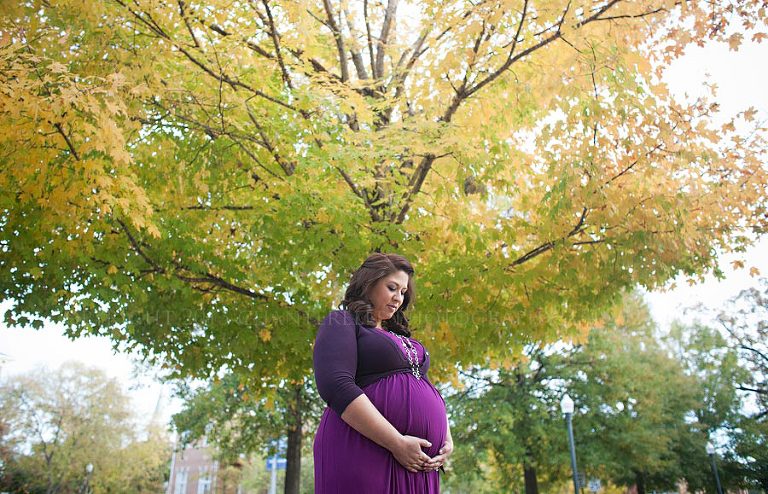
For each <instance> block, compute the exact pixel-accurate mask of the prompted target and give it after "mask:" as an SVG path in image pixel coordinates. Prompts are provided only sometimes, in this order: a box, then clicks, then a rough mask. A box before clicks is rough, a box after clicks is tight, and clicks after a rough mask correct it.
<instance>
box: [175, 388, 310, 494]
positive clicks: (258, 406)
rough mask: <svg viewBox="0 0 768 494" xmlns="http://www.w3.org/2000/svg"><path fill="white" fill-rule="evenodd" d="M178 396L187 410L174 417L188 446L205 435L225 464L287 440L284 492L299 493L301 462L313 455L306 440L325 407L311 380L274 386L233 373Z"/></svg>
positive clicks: (180, 389) (183, 391)
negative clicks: (188, 443)
mask: <svg viewBox="0 0 768 494" xmlns="http://www.w3.org/2000/svg"><path fill="white" fill-rule="evenodd" d="M178 395H179V397H180V398H182V399H184V407H183V409H182V410H181V411H180V412H179V413H177V414H175V415H174V417H173V422H174V425H175V427H176V429H177V430H178V431H184V433H185V434H184V437H185V440H186V441H188V442H192V441H194V440H195V439H198V438H200V437H202V436H204V435H205V436H207V437H208V439H209V440H210V441H211V442H212V443H214V444H215V445H216V446H217V454H218V455H219V456H221V457H222V459H224V460H225V461H228V460H232V459H234V458H236V457H237V456H239V455H240V454H246V455H248V456H252V455H257V456H258V455H263V454H264V453H268V454H273V450H272V449H270V448H271V445H272V444H273V442H274V441H275V440H277V439H280V438H285V439H286V442H287V444H286V447H287V448H286V451H285V455H286V458H287V459H288V460H289V461H288V462H287V468H286V471H285V477H286V481H285V483H284V489H285V492H286V494H290V493H296V494H298V493H299V492H301V489H302V487H303V486H301V485H300V484H301V482H302V480H301V479H302V475H301V457H302V453H303V454H304V455H306V454H307V453H308V452H311V443H307V442H306V441H304V437H305V434H306V433H307V432H308V431H312V430H314V428H315V426H316V424H317V421H318V419H319V417H320V414H321V413H322V410H323V408H324V406H325V404H324V403H323V402H322V401H321V400H320V398H319V396H318V394H317V392H316V391H315V388H314V384H313V383H312V381H311V380H310V379H307V380H304V381H302V382H294V383H290V382H286V383H284V384H283V385H282V386H271V387H270V386H269V382H268V380H266V382H261V381H258V380H254V379H253V378H252V376H248V375H245V376H243V375H237V374H234V373H230V374H227V375H225V376H224V377H222V378H221V379H216V380H213V381H211V382H209V383H208V384H207V386H205V387H204V388H199V389H193V388H191V387H190V386H188V385H181V386H179V393H178ZM311 437H312V435H311V434H310V438H311Z"/></svg>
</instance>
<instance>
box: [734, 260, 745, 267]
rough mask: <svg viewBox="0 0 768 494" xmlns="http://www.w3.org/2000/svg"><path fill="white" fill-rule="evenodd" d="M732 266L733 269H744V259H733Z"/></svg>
mask: <svg viewBox="0 0 768 494" xmlns="http://www.w3.org/2000/svg"><path fill="white" fill-rule="evenodd" d="M731 267H732V268H733V269H743V268H744V261H741V260H738V259H737V260H735V261H731Z"/></svg>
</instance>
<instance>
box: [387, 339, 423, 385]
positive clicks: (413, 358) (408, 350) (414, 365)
mask: <svg viewBox="0 0 768 494" xmlns="http://www.w3.org/2000/svg"><path fill="white" fill-rule="evenodd" d="M387 331H389V330H387ZM389 332H390V333H392V334H393V335H395V336H397V337H398V339H399V340H400V342H401V343H402V344H403V348H405V355H406V357H408V364H409V365H410V366H411V374H413V377H415V378H416V379H421V369H419V354H418V352H417V351H416V347H415V346H413V343H411V341H410V340H409V339H408V338H406V337H405V336H403V335H399V334H397V333H395V332H394V331H389Z"/></svg>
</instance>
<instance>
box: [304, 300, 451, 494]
mask: <svg viewBox="0 0 768 494" xmlns="http://www.w3.org/2000/svg"><path fill="white" fill-rule="evenodd" d="M410 341H411V342H412V344H413V345H414V346H415V348H416V350H417V354H418V358H419V364H420V365H419V368H420V371H421V379H417V378H416V377H415V376H414V375H413V374H412V372H411V367H410V365H409V363H408V359H407V357H406V353H405V349H404V348H403V344H402V342H401V341H400V339H399V338H398V337H397V336H395V335H393V334H391V333H389V332H387V331H385V330H381V329H377V328H372V327H369V326H363V325H360V324H355V320H354V317H353V315H352V314H351V313H350V312H348V311H344V310H336V311H332V312H331V313H330V314H328V316H326V318H325V319H324V320H323V322H322V323H321V324H320V329H319V330H318V333H317V339H316V341H315V349H314V368H315V380H316V382H317V389H318V391H319V392H320V396H321V397H322V398H323V400H325V401H326V403H328V408H326V409H325V412H324V413H323V416H322V418H321V419H320V426H319V427H318V430H317V434H316V436H315V443H314V457H315V494H422V493H423V494H437V493H439V492H440V477H439V473H438V472H436V471H432V472H415V473H413V472H409V471H408V470H406V469H405V468H404V467H403V466H402V465H400V463H398V462H397V460H396V459H395V458H394V456H392V453H390V452H389V451H388V450H387V449H385V448H382V447H381V446H379V445H378V444H376V443H374V442H373V441H371V440H370V439H368V438H366V437H365V436H363V435H362V434H360V433H359V432H357V431H356V430H354V429H353V428H352V427H350V426H349V425H347V423H346V422H344V421H343V420H342V419H341V414H342V413H343V412H344V409H345V408H346V407H347V405H349V403H350V402H352V400H354V399H355V398H357V397H358V396H359V395H361V394H363V393H365V394H366V396H368V398H369V399H370V400H371V402H372V403H373V405H374V406H375V407H376V408H377V409H378V410H379V411H380V412H381V414H382V415H383V416H384V417H385V418H386V419H387V420H388V421H389V422H390V423H391V424H392V425H393V426H394V427H395V428H396V429H397V430H398V431H399V432H400V433H401V434H404V435H409V436H415V437H419V438H424V439H427V440H428V441H429V442H431V443H432V446H431V447H429V448H424V452H425V453H426V454H427V455H429V456H430V457H432V456H435V455H437V452H438V451H439V449H440V448H441V447H442V445H443V442H444V441H445V436H446V432H447V428H448V425H447V419H446V414H445V402H444V401H443V398H442V397H441V396H440V393H439V392H438V391H437V389H435V387H434V386H433V385H432V383H431V382H429V380H428V379H427V370H428V369H429V352H427V351H426V350H425V349H424V347H423V346H422V345H421V343H420V342H418V341H417V340H414V339H413V338H411V339H410Z"/></svg>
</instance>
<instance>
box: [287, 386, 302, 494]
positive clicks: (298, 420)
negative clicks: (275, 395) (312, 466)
mask: <svg viewBox="0 0 768 494" xmlns="http://www.w3.org/2000/svg"><path fill="white" fill-rule="evenodd" d="M301 393H302V389H301V385H298V386H296V389H295V394H294V396H295V401H294V404H293V405H294V406H293V410H291V412H292V414H293V417H292V420H289V421H288V422H289V425H288V445H287V450H286V452H285V491H284V492H285V494H299V491H300V487H301V440H302V430H301V429H302V425H303V423H302V422H303V420H302V418H303V417H302V408H303V405H304V404H303V403H302V400H301Z"/></svg>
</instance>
